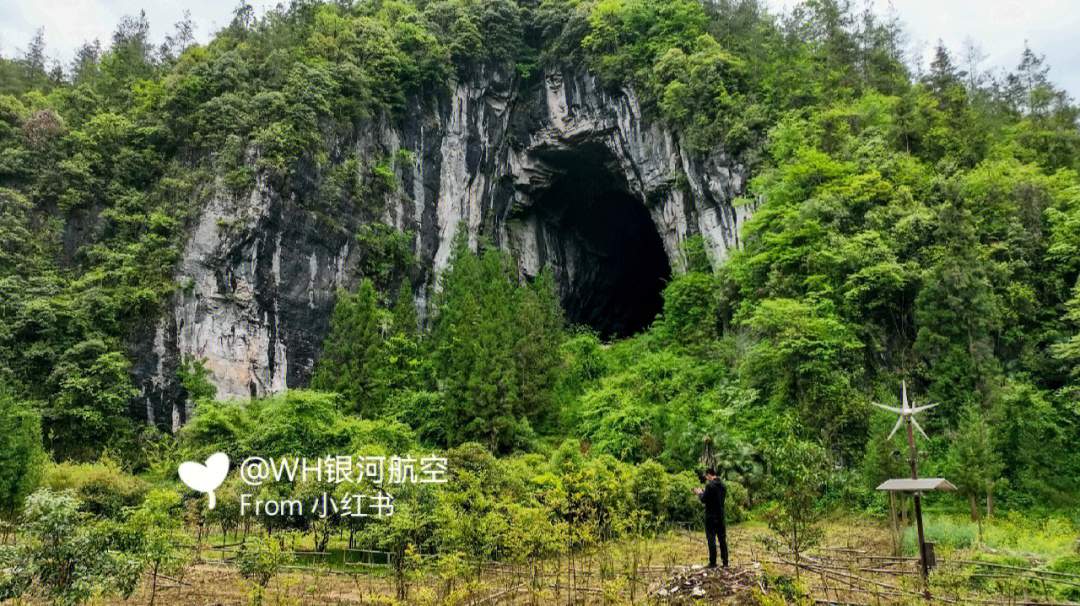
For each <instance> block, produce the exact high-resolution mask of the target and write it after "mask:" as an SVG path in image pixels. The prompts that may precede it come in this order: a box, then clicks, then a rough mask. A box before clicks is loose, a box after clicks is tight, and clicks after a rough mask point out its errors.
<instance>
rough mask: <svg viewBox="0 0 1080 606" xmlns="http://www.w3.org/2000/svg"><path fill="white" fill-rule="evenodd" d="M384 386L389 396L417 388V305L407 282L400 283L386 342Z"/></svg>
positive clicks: (418, 360)
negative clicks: (389, 393)
mask: <svg viewBox="0 0 1080 606" xmlns="http://www.w3.org/2000/svg"><path fill="white" fill-rule="evenodd" d="M384 357H385V362H386V363H385V365H384V367H383V384H384V385H385V386H386V388H387V390H388V391H389V392H391V393H393V392H396V391H400V390H403V389H415V388H416V387H417V381H418V374H419V369H420V363H421V359H420V347H419V339H418V334H417V324H416V305H415V303H414V302H413V294H412V286H411V285H410V284H409V280H408V279H405V280H403V281H402V282H401V288H400V289H399V290H398V295H397V299H396V300H395V301H394V309H393V313H392V320H391V326H390V334H389V336H388V337H387V339H386V346H385V355H384Z"/></svg>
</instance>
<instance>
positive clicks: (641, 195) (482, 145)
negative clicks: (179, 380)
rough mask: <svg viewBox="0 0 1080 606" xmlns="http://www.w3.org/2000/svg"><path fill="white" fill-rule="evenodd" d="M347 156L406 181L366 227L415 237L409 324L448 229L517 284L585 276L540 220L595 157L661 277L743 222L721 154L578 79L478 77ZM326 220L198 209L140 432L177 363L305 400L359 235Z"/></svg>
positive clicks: (372, 132)
mask: <svg viewBox="0 0 1080 606" xmlns="http://www.w3.org/2000/svg"><path fill="white" fill-rule="evenodd" d="M350 145H354V146H355V151H356V152H357V153H358V154H359V155H360V156H361V157H362V158H364V159H365V160H372V161H375V160H377V159H380V158H385V157H388V156H389V155H391V154H393V153H394V152H396V151H398V150H408V151H410V152H412V153H413V162H412V163H411V164H410V165H407V166H399V167H398V178H399V181H400V185H401V186H400V187H399V188H398V189H397V190H396V191H395V192H393V193H392V194H391V195H390V197H389V201H388V203H387V205H386V210H385V212H384V213H383V216H382V217H381V219H380V220H381V221H382V222H383V223H385V224H387V225H390V226H393V227H395V228H398V229H402V230H413V231H414V232H415V234H416V239H415V253H416V257H417V258H418V259H419V260H420V264H421V267H422V268H423V270H422V276H421V278H420V280H419V283H415V284H414V287H415V288H416V291H417V292H416V298H417V305H418V308H419V309H418V311H419V312H420V314H421V315H423V314H424V312H425V309H426V305H427V302H428V300H429V298H430V295H431V293H432V292H433V291H434V289H436V288H437V287H438V276H439V274H440V273H441V272H442V271H443V269H445V268H446V266H447V263H448V261H449V259H450V253H451V244H452V241H453V239H454V237H455V235H456V234H457V231H458V229H459V227H461V226H464V228H465V229H467V230H468V237H469V241H470V243H471V244H472V245H474V246H475V245H476V242H477V241H478V238H479V237H480V236H481V235H483V236H486V237H488V238H489V239H491V241H493V242H497V243H498V244H499V245H500V246H502V247H504V248H506V249H508V250H510V251H511V252H512V253H513V254H514V257H515V259H516V260H517V264H518V267H519V270H520V273H521V275H522V277H523V278H528V277H531V276H535V275H536V274H537V273H538V272H539V271H540V269H541V268H542V267H544V266H549V267H551V268H552V270H553V272H554V275H555V276H556V279H557V283H558V284H559V285H560V289H563V290H565V289H568V288H571V287H572V286H571V285H572V284H573V283H574V281H575V279H577V277H578V276H579V274H580V273H581V272H586V271H588V269H589V268H588V267H587V265H588V263H589V257H588V256H587V255H586V254H584V252H583V251H582V250H581V248H582V247H583V246H584V244H582V242H581V241H580V240H575V239H574V238H572V237H568V235H567V234H563V233H559V227H558V225H557V224H554V223H551V222H550V221H545V219H544V216H545V215H544V212H543V211H544V209H543V208H540V206H541V205H542V204H544V202H543V200H544V195H543V193H544V192H545V191H546V190H547V189H548V188H550V187H551V186H552V184H553V182H554V181H555V180H557V179H559V178H560V176H561V175H563V174H564V173H565V162H567V161H571V162H572V161H573V160H574V156H573V154H579V157H580V154H582V153H590V154H593V155H594V156H596V157H598V158H599V160H598V161H599V162H600V164H598V166H602V167H603V170H602V171H601V172H604V173H605V174H606V175H607V177H606V178H609V179H614V181H615V182H618V183H619V187H621V188H623V189H624V190H625V191H626V192H627V193H629V194H630V195H632V196H633V197H634V198H636V199H637V200H639V201H640V202H641V203H642V204H644V205H645V206H646V207H647V209H648V213H649V217H651V220H652V223H653V224H654V226H655V229H656V232H657V234H658V235H659V237H660V240H661V241H662V243H663V248H664V252H665V253H666V255H667V257H668V261H669V264H670V266H671V267H672V268H673V269H674V270H676V271H681V270H683V269H684V268H683V260H682V259H681V256H680V254H679V244H680V243H681V242H682V241H683V240H685V239H686V238H687V237H690V236H693V235H696V234H701V235H702V236H703V237H704V240H705V242H706V243H707V245H708V247H709V249H710V251H711V253H712V255H713V258H714V259H715V260H722V259H723V258H724V257H725V256H726V255H727V253H728V251H729V250H731V249H732V248H734V247H736V246H738V245H739V230H740V227H741V225H742V223H743V222H744V221H745V220H746V218H747V217H748V215H749V212H750V209H749V208H748V207H745V206H740V207H736V206H732V205H731V201H732V200H733V199H734V198H735V197H737V196H739V195H740V194H741V193H742V191H743V187H744V182H745V176H744V173H743V169H742V167H740V166H739V165H738V164H737V163H736V162H735V160H733V159H732V158H731V157H730V156H729V155H728V154H726V153H725V152H724V150H723V149H718V150H716V152H715V153H714V154H712V155H711V156H709V157H708V158H706V159H703V160H698V159H694V158H693V157H691V155H690V154H688V153H686V152H685V151H684V150H683V148H682V146H681V145H680V143H679V140H678V137H677V136H676V135H674V134H673V133H672V132H671V131H669V130H668V129H666V128H664V127H662V126H661V125H659V124H657V123H655V122H653V121H651V120H649V119H648V118H646V117H645V116H643V114H642V109H641V105H640V103H639V102H638V99H637V97H636V95H635V94H634V92H633V91H632V90H628V89H622V90H619V91H610V90H605V89H603V88H602V87H601V86H600V84H599V83H598V82H597V81H596V80H595V79H594V78H593V77H591V76H590V75H589V74H587V73H583V72H580V71H568V70H567V71H551V72H549V73H547V74H546V75H545V77H544V78H543V79H542V83H541V85H540V86H539V87H536V86H533V87H531V88H530V89H529V90H522V87H521V85H520V83H519V82H518V81H517V79H516V78H514V77H512V76H511V75H510V74H508V73H504V72H500V71H493V70H478V71H477V72H476V73H475V74H474V75H473V76H472V77H471V78H470V79H468V80H467V81H464V82H460V83H456V84H454V85H452V86H451V87H450V90H449V92H448V93H444V94H442V95H437V96H436V95H432V96H428V97H425V98H420V99H417V102H416V103H415V104H414V105H413V108H412V109H411V110H410V112H409V114H408V115H406V116H405V117H404V118H403V119H402V120H401V121H400V122H399V123H396V124H388V123H385V122H381V123H377V124H373V125H372V127H371V128H370V129H367V130H366V131H365V132H364V133H363V134H362V136H360V137H359V139H358V140H357V141H355V142H354V143H351V144H350ZM583 150H585V151H583ZM568 154H569V156H568ZM560 158H561V160H560ZM568 158H569V160H568ZM221 189H222V190H224V188H221ZM617 219H618V218H613V220H617ZM334 220H335V221H336V222H337V224H336V225H334V226H328V225H326V218H325V217H321V216H319V215H318V213H314V212H312V211H310V210H307V209H304V208H301V207H300V206H299V205H298V204H296V202H295V201H294V200H291V199H289V198H287V197H283V196H282V195H280V194H279V193H277V192H275V191H274V190H273V188H271V187H269V186H267V185H266V184H265V183H263V182H260V183H258V184H257V185H256V187H255V188H254V190H253V191H252V192H251V193H250V194H249V195H247V196H245V197H243V198H240V199H235V198H232V197H230V196H227V195H224V194H222V195H219V196H217V197H214V198H213V199H212V200H210V202H209V203H208V204H207V205H206V207H205V209H204V211H203V212H202V215H201V218H200V220H199V222H198V225H197V226H196V227H195V229H194V230H193V232H192V233H191V235H190V237H189V240H188V242H187V244H186V246H185V248H184V252H183V257H182V260H181V262H180V263H179V265H178V267H177V269H176V275H177V282H178V283H179V284H181V285H182V286H184V288H183V289H182V290H181V291H179V292H178V293H177V294H176V295H175V297H174V299H173V301H172V303H171V305H170V307H169V309H168V311H167V312H166V313H165V314H163V316H162V317H161V318H160V321H159V322H158V323H157V325H156V326H155V327H154V328H153V331H152V333H153V334H152V335H146V336H145V337H144V338H142V339H141V340H140V341H139V344H137V345H136V349H137V358H138V360H139V361H138V363H137V364H136V375H137V376H136V380H137V381H138V383H139V385H140V388H141V394H142V395H141V398H140V401H139V403H138V413H139V414H140V415H142V414H145V417H146V420H147V422H150V423H157V424H160V425H165V426H168V427H171V428H173V429H175V428H177V427H179V425H180V424H181V423H183V422H184V421H185V420H186V419H187V418H188V416H189V415H190V410H189V408H190V403H188V402H185V401H184V399H183V392H182V390H181V389H180V388H179V387H178V386H177V385H176V381H175V379H174V377H175V369H176V366H177V364H178V363H179V362H180V361H181V360H182V359H184V358H192V359H196V360H202V361H203V364H204V365H205V367H206V368H207V369H208V370H209V371H210V375H211V381H212V382H213V383H214V384H215V385H216V387H217V389H218V396H219V397H222V398H247V397H251V396H258V395H263V394H267V393H274V392H278V391H281V390H283V389H285V388H293V387H303V386H306V385H307V383H308V380H309V378H310V374H311V371H312V369H313V367H314V364H315V361H316V359H317V357H318V354H319V351H320V348H321V344H322V340H323V338H324V337H325V334H326V331H327V328H328V326H329V319H330V315H331V312H332V309H333V302H334V293H335V291H336V290H337V289H338V288H339V287H343V286H344V287H351V286H353V285H355V283H356V281H357V278H358V276H357V273H358V272H357V264H358V262H359V251H358V250H357V247H356V245H355V241H354V240H353V238H352V237H351V234H354V233H356V231H357V229H358V228H359V227H360V221H359V219H358V218H357V217H352V216H342V217H334ZM564 294H565V293H564Z"/></svg>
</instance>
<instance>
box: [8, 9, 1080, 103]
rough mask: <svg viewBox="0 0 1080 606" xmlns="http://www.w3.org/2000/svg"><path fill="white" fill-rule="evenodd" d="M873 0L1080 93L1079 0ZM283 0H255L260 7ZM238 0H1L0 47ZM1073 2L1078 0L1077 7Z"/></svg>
mask: <svg viewBox="0 0 1080 606" xmlns="http://www.w3.org/2000/svg"><path fill="white" fill-rule="evenodd" d="M863 1H866V2H868V3H869V4H870V6H871V7H872V8H873V10H874V11H875V12H877V13H878V14H885V13H887V12H888V11H889V10H892V11H894V12H895V14H896V16H897V17H899V19H900V20H901V21H902V22H903V23H904V25H905V30H906V31H907V33H908V37H909V53H910V57H916V56H918V55H919V49H922V52H921V55H922V57H923V60H924V62H925V63H926V64H928V63H929V61H930V59H931V58H932V56H933V46H934V45H935V44H936V43H937V41H938V39H941V40H942V41H943V42H944V43H945V45H946V47H948V48H949V50H950V51H952V53H953V54H954V56H956V57H959V56H960V54H961V52H962V51H963V49H964V48H966V47H967V42H968V41H971V42H974V43H975V45H976V46H977V47H979V48H980V50H981V51H982V52H983V53H984V54H985V56H986V58H985V60H984V61H983V62H982V63H981V64H980V65H979V69H980V70H981V71H989V70H994V69H1005V70H1009V69H1012V68H1014V67H1015V66H1016V64H1017V63H1019V61H1020V53H1021V52H1023V49H1024V41H1025V40H1026V41H1027V42H1028V44H1030V46H1031V48H1032V50H1034V51H1035V52H1036V53H1038V54H1041V55H1045V56H1046V60H1047V63H1048V64H1049V65H1050V79H1051V80H1052V81H1053V82H1054V83H1056V84H1057V85H1058V86H1059V87H1061V88H1064V89H1065V90H1066V91H1068V93H1069V94H1070V95H1071V96H1072V97H1073V99H1074V100H1076V99H1080V6H1078V3H1077V0H891V1H890V0H855V2H856V4H858V3H860V2H863ZM764 2H765V3H766V5H767V6H769V8H770V9H771V10H773V11H774V12H782V11H785V10H789V9H790V8H792V7H793V6H794V5H796V4H798V2H799V0H764ZM276 3H277V0H251V4H252V6H254V7H255V9H256V13H257V14H262V13H263V12H264V11H265V10H266V8H268V7H270V6H273V5H275V4H276ZM236 5H237V1H234V0H3V1H2V2H0V54H2V55H3V56H5V57H12V56H15V55H16V54H18V53H19V52H20V51H23V50H25V49H26V47H27V45H28V43H29V41H30V39H31V38H32V37H33V35H34V32H35V31H37V29H38V28H39V27H44V28H45V42H46V45H47V52H48V55H49V57H50V58H51V59H54V60H57V61H60V62H61V63H63V64H65V65H66V64H67V63H68V62H70V61H71V58H72V57H73V56H74V54H75V50H76V49H77V48H79V47H80V46H81V45H82V43H83V42H84V41H88V40H94V39H95V38H99V39H101V41H102V42H103V43H105V44H107V42H108V40H109V38H110V36H111V34H112V31H113V29H115V27H116V24H117V23H118V22H119V21H120V19H121V17H123V16H124V15H135V14H138V12H139V10H140V9H143V10H146V15H147V17H148V19H149V20H150V26H151V30H152V35H153V37H154V39H155V41H158V42H160V41H162V40H163V39H164V37H165V35H166V34H168V33H169V32H170V31H171V30H172V26H173V24H174V23H176V22H178V21H180V20H181V19H183V15H184V10H185V9H186V10H189V11H191V17H192V19H193V20H194V22H195V25H196V30H195V34H196V38H197V39H198V40H199V41H200V42H206V41H207V40H209V38H210V36H211V35H212V34H213V33H214V32H215V31H217V30H218V29H220V28H221V27H223V26H225V25H226V24H228V22H229V21H230V20H231V18H232V12H233V10H234V9H235V7H236ZM1070 5H1071V6H1070Z"/></svg>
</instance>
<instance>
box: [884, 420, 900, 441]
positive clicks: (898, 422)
mask: <svg viewBox="0 0 1080 606" xmlns="http://www.w3.org/2000/svg"><path fill="white" fill-rule="evenodd" d="M903 424H904V417H900V418H899V419H897V420H896V425H894V426H893V428H892V431H891V432H889V437H887V438H885V441H886V442H888V441H889V440H891V439H892V437H893V436H895V435H896V430H898V429H900V426H901V425H903Z"/></svg>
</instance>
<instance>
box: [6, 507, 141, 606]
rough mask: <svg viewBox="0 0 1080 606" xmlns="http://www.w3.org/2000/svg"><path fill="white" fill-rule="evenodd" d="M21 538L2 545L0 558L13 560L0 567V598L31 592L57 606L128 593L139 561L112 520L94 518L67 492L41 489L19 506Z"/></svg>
mask: <svg viewBox="0 0 1080 606" xmlns="http://www.w3.org/2000/svg"><path fill="white" fill-rule="evenodd" d="M22 530H23V533H24V537H25V538H24V540H23V541H22V542H20V543H19V544H18V545H16V546H8V547H5V548H4V550H5V551H6V553H4V554H2V556H0V559H2V560H4V561H7V562H11V563H13V566H12V567H11V568H8V569H5V570H4V571H3V572H0V591H5V592H6V594H5V595H0V598H5V599H6V598H14V597H18V596H19V595H22V594H23V593H24V592H29V593H30V594H31V595H41V596H43V597H47V598H49V599H50V600H52V601H53V603H55V604H58V605H61V606H69V605H75V604H84V603H86V602H88V601H90V600H91V599H92V598H98V597H100V596H103V595H120V596H121V597H124V598H126V597H128V596H130V595H131V593H132V591H134V589H135V584H136V582H137V581H138V579H139V574H140V572H141V564H140V563H139V560H138V558H136V557H134V556H132V555H131V554H130V553H128V552H127V551H125V550H123V549H121V548H122V547H124V542H123V541H122V536H121V535H122V533H119V532H118V530H119V529H118V528H117V527H116V525H115V524H113V523H111V522H93V521H90V520H88V519H87V516H86V514H84V513H83V512H82V511H80V507H79V502H78V499H76V498H75V497H74V496H73V495H72V494H71V493H56V492H52V491H50V490H48V489H41V490H38V491H37V492H35V493H34V494H32V495H30V497H29V498H28V499H27V500H26V506H25V507H24V508H23V525H22Z"/></svg>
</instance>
